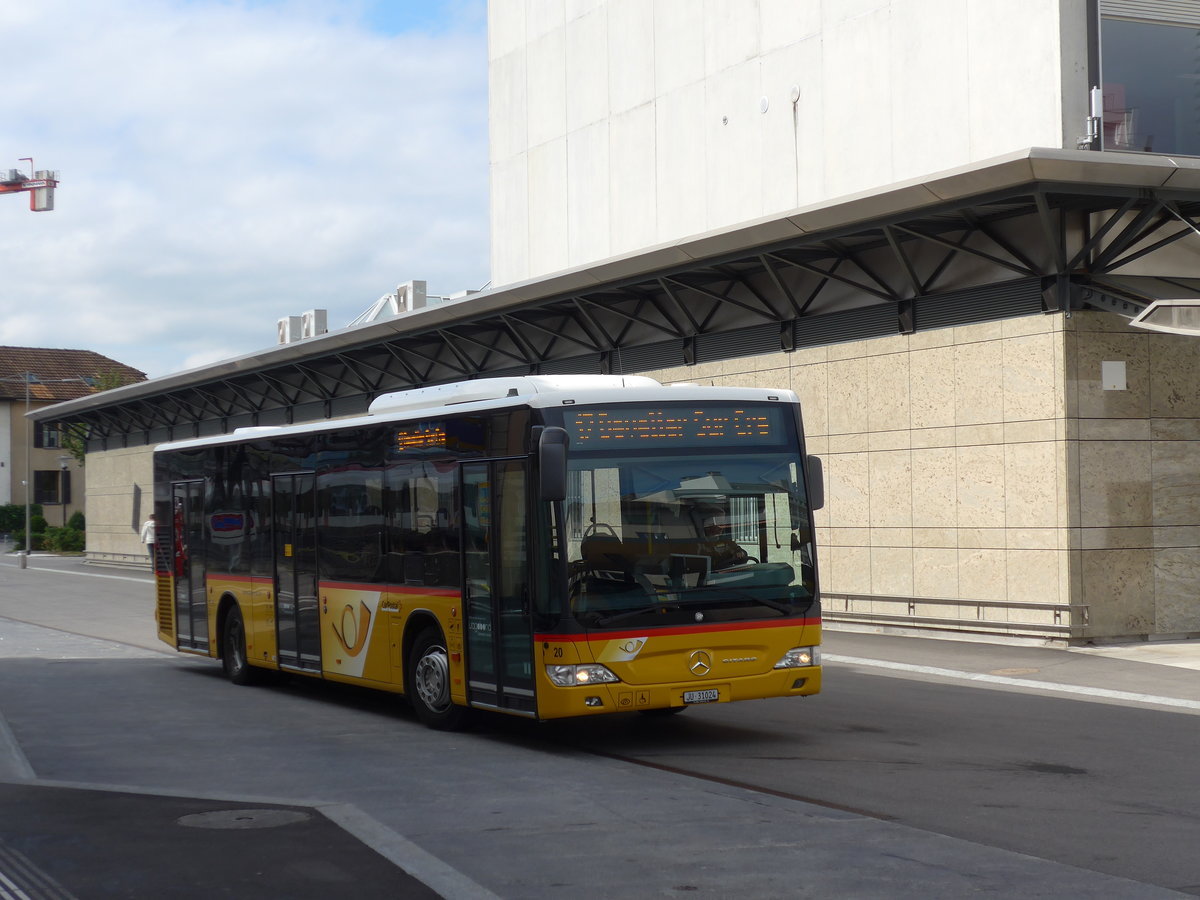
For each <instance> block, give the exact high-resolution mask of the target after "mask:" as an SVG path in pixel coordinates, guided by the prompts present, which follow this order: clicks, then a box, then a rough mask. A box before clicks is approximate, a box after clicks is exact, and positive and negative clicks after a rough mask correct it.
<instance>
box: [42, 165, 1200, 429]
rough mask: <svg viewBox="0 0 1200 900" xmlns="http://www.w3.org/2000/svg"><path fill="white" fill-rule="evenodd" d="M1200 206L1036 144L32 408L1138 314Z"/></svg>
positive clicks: (181, 411) (424, 378)
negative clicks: (1074, 315) (1156, 267)
mask: <svg viewBox="0 0 1200 900" xmlns="http://www.w3.org/2000/svg"><path fill="white" fill-rule="evenodd" d="M1198 219H1200V160H1195V159H1168V158H1166V157H1160V156H1149V155H1137V154H1113V153H1097V152H1092V151H1074V150H1048V149H1030V150H1026V151H1022V152H1019V153H1014V154H1011V155H1008V156H1005V157H1000V158H997V159H992V160H988V161H985V162H981V163H977V164H974V165H970V166H966V167H963V168H960V169H955V170H952V171H948V172H944V173H941V174H939V175H936V176H933V177H931V178H928V179H924V180H919V181H911V182H905V183H900V184H896V185H891V186H889V187H887V188H885V189H881V190H876V191H870V192H865V193H862V194H857V195H853V196H850V197H843V198H839V199H836V200H833V201H829V202H826V203H821V204H817V205H814V206H810V207H805V208H802V209H798V210H795V211H793V212H790V213H788V214H785V215H780V216H777V217H772V218H768V219H763V220H760V221H756V222H751V223H749V224H746V225H743V226H739V227H736V228H729V229H725V230H721V231H715V232H710V233H708V234H703V235H699V236H695V237H691V238H687V239H684V240H680V241H678V242H675V243H671V244H665V245H661V246H657V247H653V248H651V249H648V250H646V251H644V252H640V253H636V254H631V255H628V256H623V257H617V258H612V259H608V260H604V261H602V262H599V263H596V264H593V265H589V266H586V267H581V268H579V269H575V270H569V271H566V272H560V273H555V274H553V275H549V276H546V277H543V278H539V279H536V280H532V281H528V282H523V283H519V284H514V285H507V286H503V287H500V288H498V289H495V290H491V291H487V292H483V293H479V294H473V295H470V296H469V297H468V298H465V299H463V300H460V301H456V302H450V303H444V304H441V305H437V306H431V307H428V308H425V309H419V310H414V311H412V312H408V313H403V314H400V315H397V316H394V317H392V318H388V319H383V320H379V321H374V322H370V323H367V324H364V325H358V326H355V327H350V328H344V329H341V330H337V331H333V332H330V333H328V334H324V335H321V336H318V337H314V338H309V339H306V340H303V341H300V342H297V343H291V344H285V345H281V346H279V347H276V348H272V349H269V350H265V351H263V352H261V353H255V354H250V355H247V356H242V357H239V358H236V359H230V360H226V361H224V362H219V363H216V364H213V365H210V366H206V367H203V368H199V369H192V370H189V371H186V372H180V373H176V374H172V375H168V376H165V377H162V378H156V379H153V380H150V381H146V382H142V383H139V384H134V385H129V386H126V387H122V388H117V389H115V390H110V391H105V392H103V393H99V394H93V395H90V396H86V397H82V398H79V399H76V400H72V401H69V402H66V403H61V404H58V405H56V406H52V407H47V408H45V409H41V410H37V411H36V412H34V413H33V414H32V417H33V418H34V419H36V420H38V421H43V422H58V423H60V424H63V425H67V426H71V427H74V428H78V429H80V430H82V431H85V432H86V433H87V435H88V437H89V439H90V441H89V449H103V448H107V447H111V446H113V443H112V442H113V441H114V440H115V441H117V442H118V443H117V446H129V445H136V444H144V443H158V442H161V441H166V440H174V439H180V438H186V437H194V436H201V435H207V434H220V433H223V432H229V431H232V430H233V429H234V428H237V427H242V426H252V425H273V424H284V423H291V422H300V421H307V420H318V419H322V418H333V417H341V416H347V415H357V414H361V413H363V412H365V411H366V409H367V406H368V404H369V403H370V401H371V400H372V399H374V398H375V397H376V396H378V395H379V394H382V393H386V392H390V391H398V390H405V389H408V388H413V387H423V386H428V385H434V384H442V383H447V382H451V381H462V380H466V379H471V378H476V377H491V376H500V375H514V374H568V373H614V374H624V373H636V372H644V371H647V370H654V369H661V368H668V367H675V366H688V365H693V364H697V363H704V362H711V361H714V360H719V359H729V358H733V357H740V356H751V355H760V354H766V353H774V352H785V353H786V352H789V351H794V350H797V349H800V348H804V347H813V346H821V345H826V344H832V343H837V342H841V341H850V340H863V339H868V338H876V337H882V336H885V335H895V334H905V333H912V332H914V331H920V330H926V329H933V328H942V327H947V326H950V325H962V324H968V323H972V322H982V321H991V320H996V319H1002V318H1007V317H1013V316H1022V315H1031V314H1035V313H1038V312H1043V313H1057V312H1062V311H1066V310H1069V309H1071V308H1080V307H1083V306H1090V307H1093V308H1096V309H1104V310H1109V311H1113V312H1118V313H1121V314H1123V315H1126V316H1128V317H1130V318H1132V317H1134V316H1136V315H1138V314H1140V313H1142V312H1143V311H1144V310H1145V308H1146V307H1148V306H1149V305H1150V303H1152V302H1153V301H1154V300H1156V299H1162V298H1163V295H1164V293H1167V289H1166V287H1164V285H1166V286H1169V287H1170V292H1172V293H1179V294H1186V293H1188V292H1189V291H1191V290H1192V287H1193V285H1192V283H1191V282H1190V281H1189V280H1187V279H1184V280H1178V279H1176V280H1174V281H1171V280H1167V281H1164V280H1162V279H1156V278H1148V277H1147V276H1145V275H1139V274H1136V273H1137V272H1139V271H1140V269H1142V268H1146V265H1147V263H1148V262H1149V261H1151V260H1150V257H1152V256H1153V255H1154V254H1157V253H1163V252H1167V251H1169V248H1171V247H1172V245H1174V244H1176V243H1177V242H1180V241H1186V240H1188V239H1191V240H1195V239H1196V237H1197V235H1198V234H1200V227H1198V226H1197V220H1198ZM1196 285H1197V288H1200V282H1197V283H1196ZM1192 296H1195V297H1200V289H1197V290H1196V291H1195V292H1194V293H1193V294H1192Z"/></svg>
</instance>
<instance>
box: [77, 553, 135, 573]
mask: <svg viewBox="0 0 1200 900" xmlns="http://www.w3.org/2000/svg"><path fill="white" fill-rule="evenodd" d="M84 555H85V556H86V558H87V561H88V562H90V563H96V564H98V565H105V566H125V567H126V568H130V569H149V568H150V556H149V554H147V553H118V552H117V551H115V550H88V551H86V553H85V554H84Z"/></svg>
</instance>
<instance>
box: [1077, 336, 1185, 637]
mask: <svg viewBox="0 0 1200 900" xmlns="http://www.w3.org/2000/svg"><path fill="white" fill-rule="evenodd" d="M1069 328H1070V330H1069V332H1068V334H1067V338H1068V340H1067V344H1066V350H1067V353H1066V361H1067V369H1066V375H1067V380H1066V394H1065V400H1066V404H1067V408H1068V420H1067V421H1068V433H1069V434H1071V435H1072V436H1073V437H1074V438H1075V440H1074V441H1073V445H1072V447H1071V453H1072V456H1071V458H1070V459H1069V463H1070V465H1069V469H1068V471H1069V472H1070V473H1071V481H1070V482H1069V484H1068V490H1069V497H1070V504H1071V506H1070V510H1069V512H1070V516H1071V520H1072V522H1077V523H1078V525H1077V531H1075V530H1073V534H1072V537H1073V544H1072V546H1073V548H1077V550H1076V552H1077V556H1078V559H1079V572H1080V574H1079V584H1078V586H1077V589H1078V590H1079V596H1080V597H1081V599H1082V602H1084V603H1087V604H1088V605H1089V606H1090V607H1091V609H1092V626H1093V629H1094V630H1095V632H1096V633H1098V634H1106V635H1140V634H1161V635H1172V634H1189V633H1191V634H1195V633H1198V632H1200V393H1198V392H1197V390H1196V385H1197V384H1200V345H1198V344H1197V341H1196V338H1194V337H1187V336H1180V335H1167V334H1157V333H1147V332H1144V331H1137V330H1135V329H1131V328H1129V327H1128V326H1127V325H1126V324H1125V322H1124V320H1122V319H1121V318H1120V317H1117V316H1112V315H1106V314H1103V313H1077V314H1076V315H1075V316H1073V318H1072V319H1071V320H1070V323H1069ZM1105 361H1108V362H1121V363H1124V364H1125V376H1126V387H1125V389H1124V390H1105V389H1104V388H1103V385H1102V383H1101V363H1103V362H1105Z"/></svg>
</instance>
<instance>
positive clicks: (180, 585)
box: [171, 481, 208, 650]
mask: <svg viewBox="0 0 1200 900" xmlns="http://www.w3.org/2000/svg"><path fill="white" fill-rule="evenodd" d="M204 569H205V556H204V482H203V481H179V482H176V483H175V484H172V485H171V572H172V576H173V579H174V582H175V640H176V643H177V646H178V647H179V649H181V650H182V649H184V648H187V649H191V650H208V591H207V590H206V588H205V584H204V574H205V572H204Z"/></svg>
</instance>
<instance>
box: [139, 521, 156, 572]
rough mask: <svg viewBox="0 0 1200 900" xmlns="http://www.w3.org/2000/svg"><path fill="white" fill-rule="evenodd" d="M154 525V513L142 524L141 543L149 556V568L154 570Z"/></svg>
mask: <svg viewBox="0 0 1200 900" xmlns="http://www.w3.org/2000/svg"><path fill="white" fill-rule="evenodd" d="M154 532H155V524H154V513H150V518H148V519H147V520H146V521H145V522H144V523H142V543H143V544H145V545H146V550H147V552H149V554H150V568H151V569H153V568H154V539H155V533H154Z"/></svg>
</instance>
